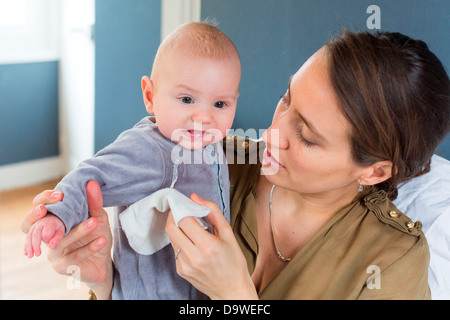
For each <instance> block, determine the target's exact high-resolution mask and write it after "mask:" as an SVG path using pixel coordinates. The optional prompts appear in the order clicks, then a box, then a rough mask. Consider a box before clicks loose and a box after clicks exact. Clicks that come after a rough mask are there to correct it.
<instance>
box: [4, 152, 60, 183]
mask: <svg viewBox="0 0 450 320" xmlns="http://www.w3.org/2000/svg"><path fill="white" fill-rule="evenodd" d="M64 174H65V172H64V165H63V161H62V158H61V157H51V158H44V159H38V160H31V161H25V162H20V163H13V164H9V165H4V166H0V191H7V190H12V189H17V188H22V187H28V186H31V185H35V184H38V183H43V182H47V181H50V180H53V179H57V178H61V177H63V176H64Z"/></svg>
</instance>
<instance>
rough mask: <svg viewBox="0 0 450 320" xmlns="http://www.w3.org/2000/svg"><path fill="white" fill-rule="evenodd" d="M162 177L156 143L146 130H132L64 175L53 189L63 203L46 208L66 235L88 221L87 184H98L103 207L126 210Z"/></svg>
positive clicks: (155, 186)
mask: <svg viewBox="0 0 450 320" xmlns="http://www.w3.org/2000/svg"><path fill="white" fill-rule="evenodd" d="M150 133H151V132H150ZM164 173H165V163H164V160H163V156H162V152H161V150H160V147H159V145H158V143H156V142H155V140H154V138H152V135H151V134H149V132H148V130H144V129H143V128H142V127H138V128H136V127H135V128H133V129H130V130H127V131H125V132H123V133H122V134H121V135H120V136H119V137H118V138H117V139H116V141H115V142H113V143H112V144H110V145H109V146H107V147H106V148H104V149H102V150H100V151H99V152H98V153H97V154H96V155H95V156H94V157H93V158H91V159H88V160H86V161H83V162H82V163H81V164H80V165H79V166H78V167H77V168H76V169H75V170H73V171H71V172H70V173H69V174H67V175H66V176H65V177H64V178H63V179H62V180H61V182H60V183H59V184H58V185H57V186H56V188H55V190H59V191H62V192H63V193H64V198H63V200H62V201H61V202H57V203H54V204H50V205H47V206H46V207H47V210H48V212H51V213H53V214H55V215H56V216H58V217H59V218H60V219H61V220H62V221H63V222H64V225H65V227H66V233H68V232H69V231H70V230H71V229H72V228H73V227H74V226H76V225H78V224H79V223H81V222H82V221H85V220H87V219H88V218H89V212H88V207H87V200H86V190H85V187H86V184H87V182H89V181H90V180H96V181H97V182H98V183H99V185H100V187H101V190H102V195H103V206H104V207H111V206H127V205H130V204H132V203H134V202H136V201H138V200H139V199H142V198H144V197H145V196H148V195H149V194H151V193H153V192H155V191H156V190H158V189H159V188H160V185H161V183H162V181H163V179H164Z"/></svg>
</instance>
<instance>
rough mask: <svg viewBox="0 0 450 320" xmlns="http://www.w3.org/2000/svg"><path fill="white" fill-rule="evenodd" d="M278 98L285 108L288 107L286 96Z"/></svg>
mask: <svg viewBox="0 0 450 320" xmlns="http://www.w3.org/2000/svg"><path fill="white" fill-rule="evenodd" d="M280 98H281V102H282V103H283V104H284V105H285V106H286V107H289V101H288V99H287V97H286V95H285V94H284V95H282V96H281V97H280Z"/></svg>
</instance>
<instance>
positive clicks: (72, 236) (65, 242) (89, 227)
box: [48, 218, 98, 261]
mask: <svg viewBox="0 0 450 320" xmlns="http://www.w3.org/2000/svg"><path fill="white" fill-rule="evenodd" d="M97 225H98V222H97V220H96V219H95V218H90V219H88V220H86V221H84V222H82V223H80V224H79V225H77V226H76V227H75V228H73V229H72V230H71V231H70V232H69V233H68V234H67V235H66V236H65V237H63V238H62V239H61V242H60V243H59V245H58V246H57V247H56V248H55V249H53V250H52V251H51V252H50V253H49V256H48V258H49V260H50V261H52V260H56V259H59V258H61V257H62V256H64V255H66V254H68V253H70V252H73V251H75V250H77V249H79V248H80V247H83V246H85V245H86V243H88V242H89V241H91V240H93V239H92V238H90V239H89V238H88V235H89V233H90V232H92V231H93V230H94V229H95V228H96V227H97Z"/></svg>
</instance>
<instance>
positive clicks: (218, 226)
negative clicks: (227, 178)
mask: <svg viewBox="0 0 450 320" xmlns="http://www.w3.org/2000/svg"><path fill="white" fill-rule="evenodd" d="M191 200H192V201H194V202H195V203H197V204H199V205H201V206H205V207H207V208H208V209H210V210H211V213H210V214H209V215H208V216H207V218H208V221H209V223H210V224H211V226H212V227H213V229H214V234H215V235H216V236H218V237H220V238H224V237H227V238H228V236H229V235H231V236H233V238H234V235H233V232H232V230H231V226H230V224H229V223H228V222H227V220H226V219H225V217H224V215H223V213H222V211H220V209H219V206H218V205H217V203H215V202H214V201H209V200H205V199H203V198H201V197H200V196H199V195H197V194H195V193H193V194H192V195H191Z"/></svg>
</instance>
